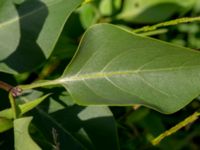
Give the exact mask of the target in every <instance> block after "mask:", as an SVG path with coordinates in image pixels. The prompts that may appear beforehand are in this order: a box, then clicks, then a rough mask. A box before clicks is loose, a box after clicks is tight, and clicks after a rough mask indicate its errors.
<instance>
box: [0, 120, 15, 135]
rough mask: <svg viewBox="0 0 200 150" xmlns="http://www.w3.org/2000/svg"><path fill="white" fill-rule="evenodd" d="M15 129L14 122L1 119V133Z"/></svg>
mask: <svg viewBox="0 0 200 150" xmlns="http://www.w3.org/2000/svg"><path fill="white" fill-rule="evenodd" d="M12 127H13V121H12V120H9V119H6V118H1V117H0V133H2V132H4V131H6V130H8V129H10V128H12Z"/></svg>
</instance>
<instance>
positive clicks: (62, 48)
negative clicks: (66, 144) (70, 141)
mask: <svg viewBox="0 0 200 150" xmlns="http://www.w3.org/2000/svg"><path fill="white" fill-rule="evenodd" d="M199 15H200V1H199V0H185V1H183V0H149V1H147V0H93V1H91V2H88V3H85V4H83V5H82V6H80V7H79V8H78V9H77V10H76V11H75V12H74V13H73V14H72V15H71V16H70V18H69V19H68V21H67V23H66V24H65V27H64V30H63V31H62V34H61V36H60V38H59V40H58V42H57V45H56V47H55V49H54V51H53V53H52V55H51V57H50V58H49V59H48V60H47V61H46V62H45V64H43V65H41V66H40V67H39V68H38V69H37V70H35V71H33V72H26V73H23V74H20V75H16V76H14V77H13V76H11V75H7V74H3V73H0V76H1V80H4V81H7V82H8V83H11V84H16V85H17V84H27V83H31V82H33V81H36V80H39V79H55V78H57V77H59V76H60V74H62V72H63V70H64V69H65V67H66V65H67V64H68V63H69V62H70V60H71V58H72V57H73V55H74V54H75V51H76V49H77V47H78V44H79V42H80V40H81V37H82V35H83V33H84V32H85V31H86V30H87V29H88V28H89V27H90V26H92V25H94V24H97V23H112V24H116V25H119V26H122V27H123V28H125V29H127V30H130V31H132V30H133V29H136V28H140V27H142V26H145V25H151V24H156V23H159V22H163V21H167V20H172V19H176V18H180V17H194V16H199ZM199 25H200V24H199V22H195V23H188V24H180V25H176V26H170V27H166V28H161V29H157V31H160V32H154V33H152V34H150V35H151V36H152V37H153V38H157V39H160V40H163V41H167V42H171V43H174V44H176V45H180V46H185V47H190V48H193V49H196V50H199V49H200V26H199ZM111 42H112V41H111ZM49 90H50V91H52V92H54V93H55V91H56V93H62V94H61V95H60V96H61V97H60V98H58V97H56V96H54V97H53V98H54V99H57V100H58V99H59V101H61V103H64V104H65V105H66V106H67V108H68V107H69V109H70V110H71V111H69V110H67V109H66V108H65V109H66V110H63V108H61V106H59V104H52V105H50V102H51V101H52V99H50V100H49V101H48V102H49V104H48V106H52V107H50V108H49V110H48V111H50V112H51V111H52V112H54V114H52V115H51V117H52V118H54V119H55V118H59V117H58V116H59V114H60V113H61V112H60V113H59V112H57V114H56V113H55V112H56V111H58V110H62V111H63V113H65V115H64V116H65V117H67V118H65V119H67V121H69V122H71V126H68V127H66V128H67V129H69V130H70V132H73V131H74V130H75V126H78V125H77V123H78V122H77V120H76V117H77V116H76V115H77V113H76V111H80V110H79V109H83V108H81V107H78V106H76V105H73V102H72V101H71V100H70V98H69V97H68V95H67V94H66V92H64V89H63V88H56V89H55V88H50V89H45V90H44V89H41V90H40V92H42V93H45V92H47V91H48V92H49ZM36 93H37V94H36V95H38V94H39V93H38V91H37V92H36ZM0 95H1V97H2V99H3V100H4V101H3V102H1V105H0V108H1V109H4V108H7V107H8V106H9V104H8V100H7V94H6V93H5V92H4V91H2V90H0ZM199 100H200V99H199V98H197V99H196V100H194V101H193V102H192V103H191V104H189V105H188V106H187V107H185V108H184V109H182V110H180V111H178V112H177V113H175V114H171V115H164V114H160V113H159V112H156V111H154V110H151V109H149V108H145V107H137V106H133V107H110V109H111V111H112V113H113V114H114V118H115V123H116V125H117V131H118V138H119V145H120V149H122V150H151V149H152V150H154V149H155V150H157V149H158V150H159V149H160V150H169V149H170V150H198V149H200V144H199V138H200V126H199V123H200V120H197V121H196V122H195V123H193V124H191V125H188V126H186V127H185V128H183V129H181V130H180V131H178V132H176V133H175V134H173V135H171V136H169V137H167V138H165V139H164V140H163V141H162V142H161V143H160V144H159V145H157V146H152V145H151V143H150V141H151V140H152V139H154V138H155V137H157V136H158V135H159V134H161V133H162V132H164V131H165V130H167V129H169V128H171V127H173V126H174V125H176V124H177V123H179V122H180V121H182V120H184V118H186V117H187V116H189V115H190V114H192V113H193V112H194V111H197V110H198V109H199V107H200V102H199ZM55 102H56V101H55ZM55 102H53V103H55ZM43 106H46V104H45V105H44V104H43V105H40V106H39V108H37V110H39V109H43V111H41V110H39V111H37V112H36V110H34V111H32V112H30V114H31V115H33V114H34V116H38V117H36V118H37V119H35V120H34V121H33V122H34V123H33V124H32V126H31V133H32V137H33V138H34V139H35V140H36V141H37V143H40V146H41V147H43V148H44V149H48V147H50V144H49V143H48V139H45V137H44V134H47V133H45V129H43V128H42V125H41V124H42V122H41V120H43V123H44V122H45V121H44V118H46V124H48V122H49V121H50V122H51V118H49V117H48V116H45V115H47V114H45V112H46V111H47V110H46V108H44V107H43ZM41 114H42V115H41ZM43 115H44V116H45V117H44V118H43ZM73 117H74V118H73ZM61 120H62V119H61ZM58 122H61V121H60V120H59V119H58ZM51 123H52V122H51ZM51 123H49V125H50V124H51ZM53 123H55V122H53ZM79 124H80V121H79ZM73 126H74V127H73ZM39 127H40V128H39ZM47 128H48V127H47ZM61 130H62V129H61ZM100 130H101V129H99V131H100ZM80 132H81V131H80ZM91 132H92V131H91ZM96 132H97V131H96ZM100 132H101V131H100ZM11 133H12V132H11V131H8V132H5V133H3V134H0V149H6V150H9V149H12V148H13V147H12V146H11V145H12V144H11V143H13V141H12V136H11V135H12V134H11ZM50 134H51V133H50ZM48 136H50V135H48ZM37 137H40V140H38V138H37ZM65 138H66V137H65ZM79 139H80V141H81V137H79ZM98 140H101V139H98ZM50 141H51V140H50ZM54 142H55V141H54ZM83 142H84V143H86V145H87V141H83ZM55 144H56V143H55ZM100 144H101V143H100ZM97 145H98V144H97ZM80 147H81V146H80ZM80 147H79V146H77V147H71V149H79V148H80ZM69 149H70V148H69ZM113 149H114V148H113Z"/></svg>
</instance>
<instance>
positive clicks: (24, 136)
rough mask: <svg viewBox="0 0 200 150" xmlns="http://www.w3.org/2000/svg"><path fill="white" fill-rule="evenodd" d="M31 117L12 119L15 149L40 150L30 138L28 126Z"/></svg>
mask: <svg viewBox="0 0 200 150" xmlns="http://www.w3.org/2000/svg"><path fill="white" fill-rule="evenodd" d="M31 120H32V117H26V118H19V119H16V120H14V135H15V150H40V149H41V148H40V147H39V146H38V145H37V144H36V143H35V142H34V141H33V140H32V139H31V137H30V135H29V133H28V126H29V124H30V122H31Z"/></svg>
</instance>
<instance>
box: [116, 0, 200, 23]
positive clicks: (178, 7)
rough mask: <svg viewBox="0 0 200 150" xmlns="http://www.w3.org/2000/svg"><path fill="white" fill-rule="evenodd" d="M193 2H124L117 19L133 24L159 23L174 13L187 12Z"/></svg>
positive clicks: (193, 0) (127, 0)
mask: <svg viewBox="0 0 200 150" xmlns="http://www.w3.org/2000/svg"><path fill="white" fill-rule="evenodd" d="M195 2H196V0H187V1H182V0H150V1H146V0H125V1H124V7H123V10H122V13H121V14H119V16H118V19H123V20H125V21H130V22H135V23H155V22H161V21H164V20H166V19H168V18H169V17H171V16H172V15H174V14H175V13H179V14H183V13H185V12H187V11H188V10H190V9H191V8H192V7H193V6H194V4H195Z"/></svg>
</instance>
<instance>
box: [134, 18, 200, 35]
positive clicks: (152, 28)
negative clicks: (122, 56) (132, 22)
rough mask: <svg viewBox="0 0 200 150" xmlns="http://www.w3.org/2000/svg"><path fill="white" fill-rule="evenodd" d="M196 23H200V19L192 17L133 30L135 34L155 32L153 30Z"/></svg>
mask: <svg viewBox="0 0 200 150" xmlns="http://www.w3.org/2000/svg"><path fill="white" fill-rule="evenodd" d="M194 21H200V17H191V18H189V17H185V18H179V19H175V20H170V21H166V22H162V23H158V24H155V25H152V26H144V27H142V28H139V29H135V30H133V32H134V33H140V32H147V31H153V30H156V29H157V28H160V27H166V26H172V25H177V24H182V23H188V22H194Z"/></svg>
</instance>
